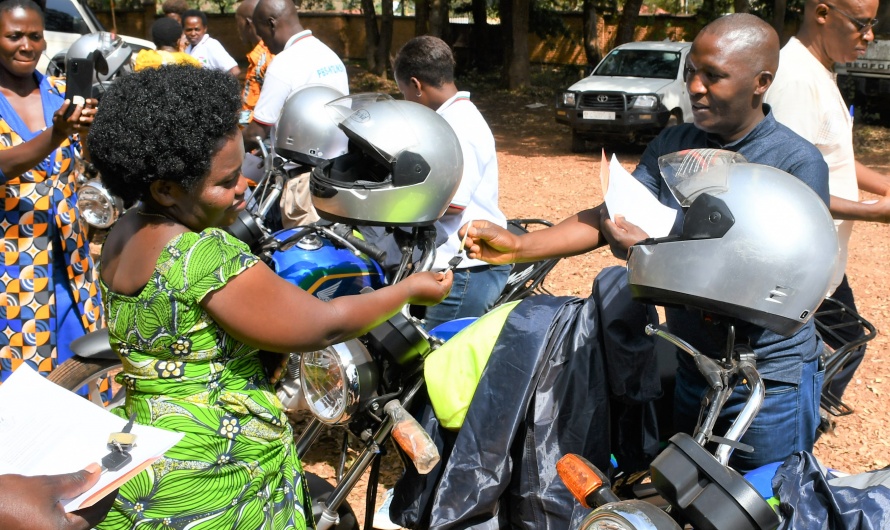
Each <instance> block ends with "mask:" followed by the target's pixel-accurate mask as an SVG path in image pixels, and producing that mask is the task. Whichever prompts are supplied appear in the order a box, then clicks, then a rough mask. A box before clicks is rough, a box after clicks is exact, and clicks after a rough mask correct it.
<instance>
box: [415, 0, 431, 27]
mask: <svg viewBox="0 0 890 530" xmlns="http://www.w3.org/2000/svg"><path fill="white" fill-rule="evenodd" d="M429 23H430V2H429V0H415V2H414V35H426V34H427V32H429V29H430V25H429Z"/></svg>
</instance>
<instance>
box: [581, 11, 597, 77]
mask: <svg viewBox="0 0 890 530" xmlns="http://www.w3.org/2000/svg"><path fill="white" fill-rule="evenodd" d="M581 9H582V12H583V13H584V14H583V20H584V29H583V35H582V40H583V41H584V55H585V56H586V57H587V66H588V70H590V69H592V68H593V67H595V66H596V65H597V64H599V62H600V59H602V55H601V54H600V49H599V45H598V41H599V35H598V32H597V23H596V22H597V17H596V4H595V3H594V0H584V4H583V6H582V8H581Z"/></svg>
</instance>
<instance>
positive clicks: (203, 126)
mask: <svg viewBox="0 0 890 530" xmlns="http://www.w3.org/2000/svg"><path fill="white" fill-rule="evenodd" d="M240 108H241V100H240V96H239V88H238V83H237V81H236V80H235V78H234V77H232V76H230V75H228V74H226V73H224V72H220V71H217V70H212V69H198V68H192V67H188V66H162V67H161V68H159V69H147V70H143V71H141V72H138V73H136V74H132V75H130V76H126V77H124V78H122V79H120V80H119V81H118V82H116V84H115V85H114V86H113V87H112V89H111V90H109V91H108V92H107V93H106V94H105V96H104V97H103V99H102V106H101V108H100V110H99V112H98V114H97V116H96V121H95V123H94V124H93V126H92V129H91V131H90V137H89V141H90V149H91V155H92V160H93V162H94V163H95V164H96V166H97V168H98V169H99V172H100V173H101V175H102V180H103V182H104V183H105V185H106V186H107V187H108V188H109V190H110V191H111V192H112V193H115V194H117V195H119V196H121V197H122V198H123V199H124V200H131V201H135V200H139V201H141V204H140V206H138V207H136V208H134V209H131V210H130V211H129V212H127V213H126V214H125V215H124V216H123V217H122V218H121V219H120V220H118V221H117V223H116V224H115V225H114V228H113V229H112V230H111V232H110V233H109V234H108V237H107V239H106V241H105V244H104V247H103V250H102V260H101V264H102V265H101V271H100V281H101V285H102V292H103V295H104V297H103V299H104V302H105V308H106V315H107V321H108V330H109V335H110V338H111V344H112V346H113V347H114V349H115V350H116V352H117V353H118V354H119V356H120V358H121V361H122V363H123V371H122V372H121V374H120V375H119V376H118V378H117V380H118V381H119V382H121V383H122V384H125V385H126V386H127V402H126V405H125V406H124V407H122V408H120V409H117V410H115V412H116V413H117V414H119V415H121V416H124V417H128V416H130V415H131V414H136V421H137V422H139V423H145V424H148V423H150V424H152V425H154V426H155V427H160V428H164V429H169V430H173V431H178V432H183V433H185V437H184V438H183V440H182V441H181V442H180V443H179V444H177V445H176V446H175V447H173V449H171V450H170V451H168V452H167V453H166V454H165V455H164V457H163V458H162V459H160V460H159V461H157V462H156V463H154V464H153V465H151V466H150V467H149V468H148V469H147V470H146V471H143V472H142V473H140V474H139V475H138V476H137V477H135V478H134V479H132V480H130V481H129V482H127V483H126V484H125V485H124V486H123V487H121V489H120V492H119V494H118V498H117V499H116V500H115V503H114V506H113V508H112V510H111V512H110V513H109V514H108V518H107V519H106V520H105V522H104V523H102V524H101V525H100V526H99V528H139V529H144V528H145V529H147V528H189V529H194V530H201V529H208V530H209V529H214V530H215V529H220V528H238V529H249V530H253V529H257V528H263V529H292V528H299V529H302V528H306V527H307V526H310V527H311V526H313V522H312V520H311V510H310V509H309V505H308V504H307V503H308V501H309V497H308V493H307V491H306V486H305V482H304V481H303V480H302V475H303V474H302V469H301V466H300V462H299V460H298V459H297V454H296V448H295V446H294V442H293V432H292V430H291V427H290V424H289V423H288V421H287V417H286V415H285V414H284V412H283V410H282V407H281V403H280V402H279V401H278V398H277V397H276V396H275V392H274V390H273V388H272V386H271V384H270V382H269V379H268V377H267V376H266V374H265V372H264V370H263V367H262V364H261V363H260V361H259V359H258V356H257V352H258V350H260V349H263V350H268V351H273V352H282V353H284V352H293V351H312V350H317V349H321V348H323V347H325V346H327V345H330V344H334V343H337V342H342V341H344V340H346V339H348V338H351V337H355V336H358V335H360V334H362V333H364V332H366V331H368V330H370V329H371V328H373V327H375V326H376V325H378V324H380V323H381V322H383V321H384V320H385V319H387V318H389V317H390V316H392V315H394V314H395V313H396V312H397V311H398V310H399V309H400V308H401V307H402V306H403V305H404V304H406V303H420V304H426V305H429V304H434V303H438V302H439V301H440V300H441V299H442V298H444V297H445V295H446V294H447V293H448V290H449V288H450V286H451V278H452V276H451V273H450V272H449V273H446V274H442V273H420V274H414V275H411V276H410V277H409V278H408V279H407V280H405V281H402V282H399V283H398V284H396V285H394V286H390V287H385V288H383V289H380V290H378V291H375V292H373V293H369V294H363V295H358V296H349V297H342V298H337V299H334V300H332V301H330V302H323V301H321V300H319V299H317V298H314V297H313V296H311V295H309V294H308V293H306V292H305V291H303V290H301V289H299V288H298V287H296V286H294V285H292V284H290V283H288V282H286V281H285V280H283V279H281V278H279V277H278V276H277V275H276V274H275V273H274V272H273V271H272V270H271V269H270V268H269V267H267V266H266V265H265V264H263V263H262V262H260V261H258V260H257V258H256V257H255V256H253V255H252V254H251V253H250V251H249V249H248V247H247V246H246V245H245V244H243V243H241V242H240V241H238V240H237V239H235V238H233V237H232V236H230V235H229V234H228V233H226V232H224V231H223V230H221V229H220V228H219V227H224V226H228V225H229V224H231V223H232V222H233V221H234V220H235V218H236V217H237V215H238V212H239V211H240V210H242V209H243V208H244V206H245V197H244V192H245V189H246V188H247V180H246V179H245V178H244V176H243V175H241V163H242V160H243V158H244V145H243V142H242V139H241V134H240V132H239V129H238V112H239V110H240ZM307 514H309V520H308V521H307V520H306V516H307Z"/></svg>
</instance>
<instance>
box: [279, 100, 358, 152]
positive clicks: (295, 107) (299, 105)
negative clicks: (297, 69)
mask: <svg viewBox="0 0 890 530" xmlns="http://www.w3.org/2000/svg"><path fill="white" fill-rule="evenodd" d="M343 96H344V94H343V93H342V92H340V91H339V90H337V89H336V88H333V87H330V86H327V85H320V84H312V85H306V86H304V87H302V88H299V89H297V90H295V91H294V92H293V93H291V95H289V96H288V97H287V100H286V101H285V102H284V107H282V109H281V116H280V117H279V118H278V122H277V123H276V125H275V133H274V135H273V147H274V149H275V154H277V155H279V156H281V157H284V158H286V159H288V160H291V161H293V162H297V163H299V164H303V165H308V166H313V167H314V166H317V165H318V164H320V163H322V162H323V161H325V160H329V159H331V158H336V157H338V156H340V155H342V154H345V153H346V149H347V144H348V143H349V140H348V139H347V138H346V134H344V133H343V131H341V130H340V129H339V127H337V120H336V116H331V115H329V113H328V110H327V108H326V107H325V105H326V104H327V103H329V102H331V101H333V100H335V99H338V98H342V97H343Z"/></svg>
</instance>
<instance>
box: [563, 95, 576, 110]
mask: <svg viewBox="0 0 890 530" xmlns="http://www.w3.org/2000/svg"><path fill="white" fill-rule="evenodd" d="M562 104H563V106H565V107H574V106H575V93H574V92H563V93H562Z"/></svg>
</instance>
